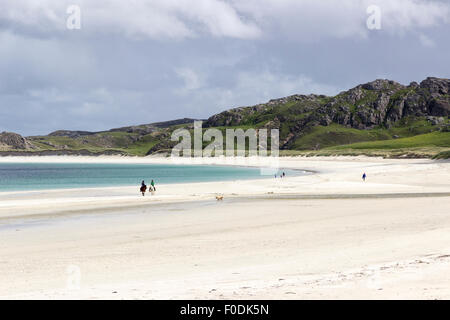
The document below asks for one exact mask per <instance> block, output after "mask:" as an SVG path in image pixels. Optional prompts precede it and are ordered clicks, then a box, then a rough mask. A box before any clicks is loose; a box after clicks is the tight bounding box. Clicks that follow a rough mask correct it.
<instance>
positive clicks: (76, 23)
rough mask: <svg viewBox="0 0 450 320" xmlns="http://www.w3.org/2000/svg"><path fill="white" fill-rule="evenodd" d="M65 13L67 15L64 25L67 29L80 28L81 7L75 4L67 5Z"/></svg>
mask: <svg viewBox="0 0 450 320" xmlns="http://www.w3.org/2000/svg"><path fill="white" fill-rule="evenodd" d="M66 13H67V14H68V15H69V16H68V17H67V20H66V26H67V29H69V30H78V29H81V9H80V7H79V6H77V5H74V4H73V5H70V6H68V7H67V10H66Z"/></svg>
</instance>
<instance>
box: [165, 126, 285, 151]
mask: <svg viewBox="0 0 450 320" xmlns="http://www.w3.org/2000/svg"><path fill="white" fill-rule="evenodd" d="M202 123H203V122H202V121H195V122H194V140H193V141H192V137H191V132H190V131H189V130H188V129H177V130H175V131H173V132H172V137H171V140H172V141H177V142H179V143H178V144H177V145H176V146H175V147H173V148H172V157H180V156H183V157H219V156H223V155H224V149H225V156H227V157H234V156H238V157H246V156H248V157H252V156H260V157H265V156H267V155H268V148H267V147H268V146H267V144H268V141H267V140H268V136H267V133H268V132H267V131H268V130H267V129H258V130H255V129H247V130H244V129H226V130H225V133H226V134H225V137H226V139H225V145H224V139H223V132H222V131H221V130H219V129H215V128H210V129H207V130H206V131H205V133H204V134H203V128H202ZM213 138H214V140H213V141H212V142H211V140H212V139H213ZM180 140H181V142H180ZM247 141H248V144H247ZM203 142H211V143H210V144H208V145H207V146H206V147H205V148H203ZM270 142H271V143H270V156H272V157H278V155H279V131H278V129H271V130H270ZM224 147H225V148H224Z"/></svg>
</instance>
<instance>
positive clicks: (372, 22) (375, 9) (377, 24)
mask: <svg viewBox="0 0 450 320" xmlns="http://www.w3.org/2000/svg"><path fill="white" fill-rule="evenodd" d="M366 12H367V14H368V15H369V17H368V18H367V21H366V25H367V29H369V30H380V29H381V8H380V7H379V6H377V5H370V6H368V7H367V10H366Z"/></svg>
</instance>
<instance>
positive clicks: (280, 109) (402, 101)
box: [206, 77, 450, 149]
mask: <svg viewBox="0 0 450 320" xmlns="http://www.w3.org/2000/svg"><path fill="white" fill-rule="evenodd" d="M449 92H450V80H449V79H440V78H432V77H430V78H427V79H425V80H423V81H422V82H421V83H420V84H418V83H416V82H412V83H410V84H409V85H407V86H405V85H402V84H400V83H398V82H395V81H391V80H386V79H378V80H375V81H372V82H368V83H365V84H361V85H358V86H356V87H354V88H352V89H350V90H347V91H344V92H341V93H339V94H338V95H336V96H334V97H326V96H323V95H293V96H289V97H286V98H281V99H274V100H270V101H269V102H267V103H265V104H259V105H256V106H252V107H240V108H235V109H231V110H227V111H224V112H221V113H219V114H216V115H213V116H212V117H210V118H209V119H208V120H207V122H206V126H209V127H214V126H239V125H258V123H261V122H264V121H267V124H266V126H267V127H273V125H274V124H280V125H281V126H283V124H286V123H289V132H287V133H285V135H284V137H282V138H283V140H282V141H281V146H282V148H285V149H286V148H289V144H290V142H291V141H293V140H295V138H296V137H298V136H301V135H302V134H303V133H304V132H305V131H308V130H309V129H311V128H312V127H314V126H316V125H322V126H328V125H330V124H331V123H337V124H340V125H343V126H346V127H351V128H355V129H361V130H366V129H373V128H375V127H378V126H383V127H390V126H392V125H393V124H395V123H396V122H398V121H400V120H401V119H403V118H405V117H410V116H412V117H427V116H434V117H448V116H449V115H450V95H449Z"/></svg>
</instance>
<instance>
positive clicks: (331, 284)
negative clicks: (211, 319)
mask: <svg viewBox="0 0 450 320" xmlns="http://www.w3.org/2000/svg"><path fill="white" fill-rule="evenodd" d="M53 159H54V160H56V159H55V158H53ZM59 160H60V158H58V161H59ZM103 160H105V161H117V159H103ZM28 161H29V160H28ZM86 161H91V160H89V159H86ZM120 161H125V162H126V163H128V161H131V160H128V159H125V160H120ZM146 161H149V162H153V163H155V161H162V160H161V159H156V160H155V159H146ZM166 161H167V160H166ZM236 163H239V161H236ZM242 163H243V161H241V162H240V163H239V164H242ZM219 165H221V164H220V163H219ZM236 165H237V164H236ZM279 165H280V167H283V168H289V169H292V168H301V169H302V170H314V171H315V173H314V174H308V175H299V176H287V177H285V178H283V179H279V178H278V179H274V178H269V177H268V179H257V180H240V181H233V180H231V181H216V182H198V183H191V184H188V185H186V184H166V185H159V188H158V191H157V193H156V194H155V196H145V197H142V196H141V195H139V194H138V193H137V190H136V187H135V186H133V187H119V188H117V187H109V188H100V189H94V190H93V189H86V188H82V189H78V190H71V191H70V192H68V191H67V189H57V190H53V191H42V190H38V191H33V192H20V194H17V193H16V194H9V195H6V194H2V193H0V238H1V239H0V240H1V241H0V256H1V257H2V261H3V262H4V263H0V297H2V298H6V299H16V298H27V299H28V298H29V299H80V298H82V299H164V298H165V299H197V298H201V299H255V298H256V299H348V298H356V299H360V298H370V299H378V298H379V299H396V298H399V297H400V298H412V299H417V298H425V299H446V298H447V299H448V298H449V297H450V279H449V278H447V277H445V273H443V272H442V270H446V268H448V266H449V265H450V261H449V260H448V259H447V258H445V257H446V256H447V255H449V254H450V217H449V216H448V214H447V212H449V211H450V201H449V199H450V183H449V181H450V162H448V161H435V160H423V159H420V160H418V159H403V160H398V159H374V158H367V157H357V158H353V157H351V158H349V157H344V158H342V157H339V158H334V159H330V158H328V157H327V158H325V159H324V158H321V159H318V158H315V159H314V158H313V159H312V158H303V157H302V158H297V157H290V158H281V159H280V162H279ZM362 171H364V172H366V173H367V175H368V178H367V180H366V182H362V181H361V176H360V174H361V172H362ZM217 194H221V195H223V196H224V199H223V201H217V200H216V199H215V195H217ZM417 261H425V262H423V263H422V262H417ZM0 262H1V261H0ZM73 266H75V267H76V268H79V269H80V272H81V276H82V277H81V285H80V288H79V289H70V288H68V287H67V285H66V283H67V277H68V275H67V268H69V267H70V268H71V267H73ZM280 279H281V280H280Z"/></svg>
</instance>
